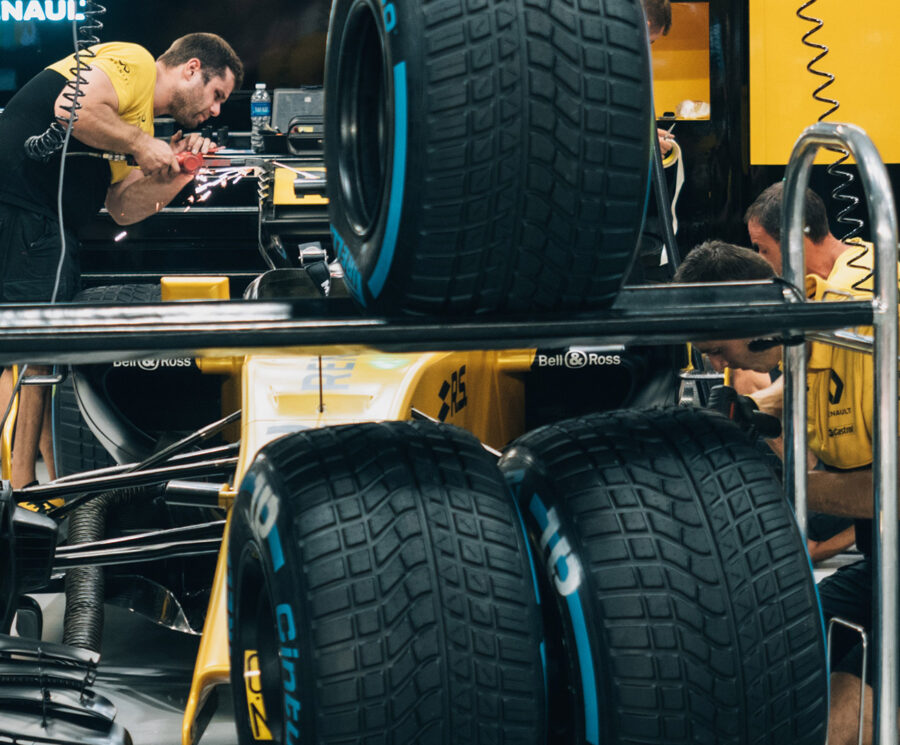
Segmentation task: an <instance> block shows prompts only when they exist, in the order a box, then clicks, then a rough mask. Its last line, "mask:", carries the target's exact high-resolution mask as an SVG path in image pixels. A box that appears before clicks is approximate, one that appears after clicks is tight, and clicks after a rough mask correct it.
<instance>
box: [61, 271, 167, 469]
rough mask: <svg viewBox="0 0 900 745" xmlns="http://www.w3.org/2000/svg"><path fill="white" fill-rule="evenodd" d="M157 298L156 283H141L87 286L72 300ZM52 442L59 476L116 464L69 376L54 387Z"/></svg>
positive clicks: (142, 300) (153, 300)
mask: <svg viewBox="0 0 900 745" xmlns="http://www.w3.org/2000/svg"><path fill="white" fill-rule="evenodd" d="M159 300H160V288H159V285H158V284H142V285H110V286H105V287H89V288H88V289H86V290H82V291H81V292H80V293H78V295H76V296H75V298H74V300H73V302H76V303H114V304H116V305H127V304H130V303H158V302H159ZM74 374H75V373H73V375H74ZM53 442H54V450H55V458H56V470H57V473H58V475H59V476H68V475H70V474H73V473H81V472H83V471H92V470H94V469H96V468H106V467H107V466H112V465H115V463H116V461H115V459H114V458H113V457H112V456H111V455H110V454H109V452H108V451H107V450H106V448H104V447H103V445H102V444H101V443H100V441H99V440H98V439H97V438H96V437H95V436H94V433H93V432H92V431H91V429H90V427H89V426H88V424H87V422H86V421H85V420H84V416H83V415H82V413H81V410H80V408H79V406H78V397H77V395H76V393H75V384H74V381H73V380H72V375H70V376H69V377H68V378H66V380H64V381H63V382H62V383H60V384H59V385H58V386H56V390H55V393H54V396H53Z"/></svg>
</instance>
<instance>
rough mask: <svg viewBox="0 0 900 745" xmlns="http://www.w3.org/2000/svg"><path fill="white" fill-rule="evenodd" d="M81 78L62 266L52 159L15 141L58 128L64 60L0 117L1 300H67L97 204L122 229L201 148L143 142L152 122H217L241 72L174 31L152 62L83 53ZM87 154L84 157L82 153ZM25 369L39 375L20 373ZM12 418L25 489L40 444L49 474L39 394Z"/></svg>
mask: <svg viewBox="0 0 900 745" xmlns="http://www.w3.org/2000/svg"><path fill="white" fill-rule="evenodd" d="M91 50H92V51H93V53H94V56H93V57H90V58H88V59H85V55H84V53H82V55H81V57H82V60H84V61H86V62H87V63H88V64H89V65H90V68H89V69H88V70H86V71H83V72H82V73H81V76H82V78H83V81H84V82H82V84H81V90H82V92H83V96H81V97H80V99H79V103H80V109H79V111H78V118H77V121H76V122H75V124H74V127H73V130H72V139H71V142H70V144H69V155H70V157H67V158H66V164H65V183H64V188H63V195H62V201H63V209H62V211H63V220H64V223H65V224H64V229H65V235H66V255H65V257H64V260H63V262H62V271H61V274H60V279H59V283H58V286H56V276H57V268H58V265H59V264H60V253H61V249H60V225H59V218H58V215H57V191H58V188H59V172H60V160H61V159H60V153H59V152H56V153H55V154H54V155H53V156H52V157H50V159H49V160H48V161H47V162H42V161H39V160H34V159H32V158H29V157H28V156H27V155H26V152H25V141H26V140H27V139H28V138H30V137H32V136H34V135H40V134H41V133H43V132H44V131H45V130H46V129H47V127H48V126H49V125H50V123H51V122H50V117H51V116H52V114H53V113H55V115H56V117H58V118H59V119H60V120H61V123H63V124H65V123H66V121H67V116H68V115H67V112H66V110H65V107H66V106H67V105H69V103H68V101H67V99H66V98H65V96H66V95H67V94H68V95H71V86H70V85H68V84H67V81H68V80H70V79H71V78H72V77H73V73H72V72H71V70H72V69H73V68H74V67H75V61H74V56H70V57H68V58H66V59H64V60H61V61H59V62H56V63H54V64H52V65H50V66H49V67H47V68H46V69H45V70H43V71H42V72H40V73H38V74H37V75H36V76H35V77H33V78H32V79H31V80H30V81H28V83H26V84H25V86H24V87H22V88H21V89H20V90H19V91H18V92H17V93H16V94H15V95H14V96H13V97H12V99H11V100H10V101H9V103H8V104H7V106H6V108H5V109H4V110H3V112H2V114H0V302H2V303H21V302H27V303H36V302H48V301H51V300H59V301H65V300H70V299H71V298H72V297H73V296H74V295H75V293H76V292H77V290H78V285H79V269H78V236H79V233H80V232H81V230H82V228H83V227H84V226H85V225H86V224H87V223H88V222H89V221H90V220H91V219H92V218H93V217H94V216H95V215H96V214H97V212H98V211H99V210H100V208H101V207H103V206H104V205H105V206H106V208H107V209H108V210H109V213H110V215H111V217H112V218H113V220H115V221H116V223H118V224H120V225H130V224H132V223H136V222H138V221H140V220H143V219H144V218H146V217H149V216H150V215H153V214H155V213H156V212H158V211H159V210H161V209H162V208H163V207H164V206H165V205H167V204H168V203H169V202H170V201H171V200H172V199H173V198H174V197H175V196H176V195H177V194H178V193H179V192H180V191H181V190H182V188H183V187H184V186H186V185H187V184H188V183H189V182H190V181H191V180H192V179H193V178H194V175H195V174H194V173H187V172H184V171H182V170H181V168H180V167H179V164H178V161H177V159H176V157H175V156H176V154H178V153H180V152H183V151H188V150H190V151H192V152H195V153H196V152H208V150H209V148H210V142H209V140H207V139H204V138H202V137H201V136H200V135H198V134H191V135H190V136H188V137H183V136H182V133H181V131H179V132H178V133H176V134H175V135H174V136H173V137H172V138H171V140H170V141H168V142H165V141H163V140H158V139H156V138H155V137H154V136H153V132H154V130H153V118H154V117H155V116H161V115H164V114H169V115H171V116H172V117H174V118H175V119H176V120H177V121H178V122H179V123H180V124H181V125H182V126H183V127H184V128H185V129H196V128H197V127H198V126H199V125H200V124H202V123H203V122H204V121H206V120H207V119H208V118H210V117H214V116H218V114H219V111H220V109H221V106H222V104H223V103H224V102H225V100H226V99H227V98H228V96H229V95H231V92H232V91H233V90H234V89H235V88H237V87H239V86H240V84H241V80H242V77H243V65H242V64H241V61H240V59H239V58H238V56H237V55H236V54H235V52H234V50H233V49H232V48H231V47H230V46H229V45H228V43H227V42H225V40H224V39H222V38H221V37H219V36H216V35H215V34H205V33H195V34H188V35H187V36H182V37H181V38H179V39H177V40H176V41H175V42H174V43H173V44H172V46H171V47H169V49H168V50H167V51H166V52H165V53H164V54H163V55H162V56H160V57H159V59H157V60H154V59H153V57H152V56H151V54H150V53H149V52H148V51H147V50H146V49H144V48H143V47H140V46H138V45H137V44H130V43H123V42H111V43H108V44H99V45H97V46H94V47H91ZM104 152H106V153H122V154H126V155H129V156H131V157H132V158H133V160H134V162H135V163H136V164H137V166H136V167H132V166H130V165H127V164H126V163H124V162H110V161H108V160H104V159H102V158H101V157H94V156H97V155H99V154H101V153H104ZM91 154H93V155H91ZM29 370H30V371H31V372H32V373H34V374H41V373H46V371H47V370H46V368H38V367H30V368H29ZM11 390H12V376H11V371H10V370H5V371H4V372H3V375H2V378H0V407H2V408H0V414H2V411H3V410H5V408H6V404H7V402H8V401H9V397H10V393H11ZM21 394H22V395H21V397H20V406H19V415H18V418H17V422H16V435H15V441H14V457H13V472H12V485H13V487H14V488H21V487H23V486H26V485H29V484H32V483H34V482H35V461H36V459H37V452H38V446H39V444H40V451H41V453H42V454H43V456H44V459H45V462H46V464H47V466H48V470H49V471H50V475H51V478H53V476H54V468H53V455H52V447H51V434H50V426H49V418H50V407H49V404H48V401H49V391H48V390H47V389H46V388H45V387H34V386H23V387H22V389H21Z"/></svg>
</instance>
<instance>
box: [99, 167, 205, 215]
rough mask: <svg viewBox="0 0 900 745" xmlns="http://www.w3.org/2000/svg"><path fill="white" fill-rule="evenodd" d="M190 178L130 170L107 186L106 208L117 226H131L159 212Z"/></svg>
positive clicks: (190, 174) (185, 174)
mask: <svg viewBox="0 0 900 745" xmlns="http://www.w3.org/2000/svg"><path fill="white" fill-rule="evenodd" d="M193 178H194V174H192V173H176V174H174V175H171V176H169V175H166V174H157V175H155V176H145V175H144V174H143V172H142V171H139V170H135V171H132V172H131V173H130V174H128V176H126V177H125V178H124V179H122V180H121V181H120V182H119V183H117V184H113V185H112V186H111V187H110V188H109V191H108V192H107V193H106V209H107V210H109V214H110V216H111V217H112V219H113V220H115V221H116V222H117V223H118V224H119V225H132V224H134V223H136V222H140V221H141V220H143V219H144V218H146V217H150V215H153V214H156V213H157V212H159V211H160V210H161V209H162V208H163V207H165V206H166V205H167V204H168V203H169V202H171V201H172V200H173V199H174V198H175V197H176V196H177V195H178V192H180V191H181V190H182V189H183V188H184V187H185V185H186V184H188V183H190V181H191V180H192V179H193Z"/></svg>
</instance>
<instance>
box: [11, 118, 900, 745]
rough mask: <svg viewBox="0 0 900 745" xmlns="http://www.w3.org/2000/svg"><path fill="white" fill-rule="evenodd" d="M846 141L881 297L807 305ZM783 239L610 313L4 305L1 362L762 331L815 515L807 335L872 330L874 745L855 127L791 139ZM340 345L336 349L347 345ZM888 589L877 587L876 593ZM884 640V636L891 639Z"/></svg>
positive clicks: (884, 604) (887, 540) (889, 344)
mask: <svg viewBox="0 0 900 745" xmlns="http://www.w3.org/2000/svg"><path fill="white" fill-rule="evenodd" d="M824 144H843V145H844V146H846V147H848V148H849V149H850V150H851V152H852V154H853V156H854V157H855V158H856V160H857V163H858V164H859V170H860V175H861V178H862V182H863V184H864V186H865V190H866V194H867V199H868V207H869V215H870V220H871V223H872V225H873V226H874V227H873V235H874V238H875V246H876V252H877V257H876V272H875V288H876V291H875V294H874V296H873V298H872V300H848V301H845V302H841V303H832V302H819V303H817V302H809V301H807V300H806V298H805V296H804V294H803V293H802V292H801V291H800V290H798V289H797V287H802V286H803V242H802V237H803V232H802V224H801V217H800V216H801V214H802V204H803V192H804V190H805V187H806V185H807V184H808V182H809V172H810V169H811V165H812V161H813V159H814V157H815V153H816V151H817V150H818V148H819V146H821V145H824ZM786 194H787V197H788V203H787V204H788V209H786V210H785V222H784V225H785V229H784V230H783V233H784V235H786V236H787V242H786V246H787V250H786V251H785V252H783V253H784V258H785V270H784V277H785V278H786V281H782V280H771V281H764V282H730V283H718V284H704V285H681V286H675V285H665V286H640V287H627V288H625V289H623V291H622V292H621V293H620V295H619V297H618V299H617V300H616V303H615V304H614V305H613V307H612V308H611V309H609V310H606V311H596V312H580V313H566V314H543V315H539V316H528V315H521V316H492V317H489V318H484V317H475V318H470V319H460V320H447V319H439V320H434V319H428V318H405V317H404V318H387V317H377V316H368V317H366V316H362V315H360V313H359V312H358V311H357V309H356V308H355V306H353V305H352V304H351V303H350V302H349V301H342V300H338V299H333V300H303V301H293V302H264V301H243V300H238V301H230V302H212V301H198V302H191V303H178V304H173V305H171V306H169V305H166V304H163V305H158V304H157V305H130V306H101V305H77V306H76V305H71V304H59V305H56V306H47V305H43V306H41V305H31V306H28V305H17V306H13V305H0V365H9V364H13V363H15V362H17V361H21V360H25V359H27V360H29V361H31V362H32V363H34V364H37V363H47V364H54V363H79V364H85V363H94V362H112V361H115V360H122V359H138V358H153V357H156V358H165V357H170V356H174V355H196V356H202V355H223V354H224V355H240V354H244V353H246V352H248V351H249V350H262V349H269V350H272V349H278V348H281V349H283V348H284V347H295V348H303V351H304V353H305V354H310V353H312V354H317V353H321V354H329V353H330V354H346V353H348V352H349V351H352V348H353V347H366V348H369V349H371V348H375V349H379V350H382V351H385V352H395V351H403V352H413V351H426V350H432V351H435V350H452V349H516V348H533V347H540V346H551V345H557V346H562V345H571V346H578V345H582V344H594V345H595V344H597V343H598V342H600V341H602V343H608V344H616V343H618V344H638V343H639V344H645V345H646V344H672V343H682V342H686V341H689V340H709V339H723V338H748V337H752V336H766V337H770V338H773V339H774V341H775V342H776V343H785V344H788V345H789V346H788V352H787V354H786V359H785V362H786V373H785V376H786V381H787V383H786V386H785V410H786V411H788V412H790V416H787V417H785V419H786V422H785V439H786V443H787V448H786V459H785V469H786V474H787V475H788V476H790V478H787V479H786V480H785V483H786V484H787V488H788V495H789V496H793V497H794V499H795V503H796V505H797V513H798V521H799V522H800V523H801V527H802V528H804V529H805V520H806V470H805V466H804V463H805V459H804V458H803V457H797V456H796V454H797V453H805V450H806V428H805V426H797V424H798V423H800V422H805V420H806V397H805V396H802V395H801V396H797V395H795V391H803V390H805V371H806V348H805V344H803V343H802V342H804V341H805V339H806V338H807V334H811V333H816V337H817V338H827V339H828V340H829V341H830V342H831V343H835V344H841V345H843V346H849V347H850V348H855V349H858V348H860V346H868V345H867V344H862V345H861V344H860V342H859V341H858V340H856V341H842V340H841V339H840V337H839V336H837V335H834V334H828V335H827V336H824V335H822V334H821V333H819V332H823V331H830V330H834V329H842V328H847V327H851V326H861V325H872V326H873V327H874V330H875V336H874V340H873V347H874V355H875V386H874V395H875V399H876V401H878V402H879V403H878V407H877V408H876V410H875V411H876V428H875V438H874V456H875V463H876V464H877V466H876V467H875V470H874V484H875V512H876V521H877V523H878V525H879V530H878V533H877V535H876V539H875V557H876V574H877V588H878V590H874V591H873V592H874V594H875V597H874V602H875V603H876V606H875V607H876V611H877V612H876V614H875V618H876V621H875V631H876V633H877V634H878V639H879V641H880V643H881V657H880V659H879V660H876V666H875V675H876V677H875V681H876V695H875V701H874V704H875V721H876V726H875V733H874V734H875V740H874V742H875V743H876V745H886V744H887V743H889V742H893V738H894V737H895V734H896V730H895V728H896V720H895V719H894V715H892V712H896V710H897V701H898V696H897V690H898V670H897V663H898V654H897V649H896V646H895V645H894V644H893V643H892V642H893V640H894V639H895V638H896V631H897V604H898V593H897V576H898V567H897V560H898V550H897V536H898V525H897V516H898V508H897V465H896V453H897V406H896V403H893V404H892V405H885V404H884V402H885V401H888V402H896V401H897V349H898V347H897V333H898V332H897V308H898V303H897V277H896V275H895V274H894V273H893V271H890V270H889V271H879V267H885V266H887V267H893V266H896V262H897V217H896V211H895V207H894V201H893V194H892V191H891V187H890V183H889V180H888V177H887V171H886V169H885V167H884V164H883V163H882V161H881V159H880V156H879V155H878V153H877V151H876V149H875V147H874V145H873V144H872V143H871V141H870V140H869V139H868V137H867V136H866V135H865V133H864V132H863V131H862V130H860V129H859V128H857V127H853V126H850V125H834V124H824V123H820V124H816V125H814V126H812V127H810V128H808V129H807V130H806V131H805V132H804V133H803V134H802V135H801V137H800V139H799V140H798V142H797V145H796V146H795V150H794V153H793V155H792V158H791V162H790V164H789V166H788V170H787V183H786ZM337 347H340V348H339V349H338V348H337ZM879 590H880V592H879ZM886 642H889V643H886Z"/></svg>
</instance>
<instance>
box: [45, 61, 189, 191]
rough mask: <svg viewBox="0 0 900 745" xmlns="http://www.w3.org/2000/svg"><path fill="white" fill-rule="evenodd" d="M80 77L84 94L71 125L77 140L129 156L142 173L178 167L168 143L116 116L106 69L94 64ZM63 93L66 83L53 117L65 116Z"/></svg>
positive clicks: (115, 101) (115, 100)
mask: <svg viewBox="0 0 900 745" xmlns="http://www.w3.org/2000/svg"><path fill="white" fill-rule="evenodd" d="M82 76H83V77H84V79H85V81H86V82H84V83H82V85H81V90H82V92H83V94H84V95H83V96H81V97H80V98H79V103H80V105H81V108H80V109H79V110H78V117H77V119H76V121H75V124H74V125H73V128H72V134H73V135H74V136H75V137H76V138H77V139H78V140H79V141H80V142H83V143H84V144H85V145H90V146H91V147H95V148H97V149H98V150H104V151H107V152H112V153H125V154H127V155H131V156H133V157H134V159H135V161H137V164H138V166H139V167H140V168H141V170H142V171H144V173H145V174H154V173H159V172H162V171H170V170H171V171H173V172H177V171H178V170H179V169H178V163H177V161H176V160H175V154H174V153H173V152H172V148H171V147H170V146H169V145H168V144H167V143H165V142H163V141H162V140H157V139H156V138H154V137H151V136H150V135H149V134H147V133H146V132H144V131H142V130H141V129H140V128H139V127H135V126H134V125H132V124H128V123H127V122H125V121H123V120H122V119H121V118H120V117H119V98H118V96H117V95H116V90H115V88H114V87H113V84H112V83H111V82H110V80H109V78H108V77H107V75H106V73H105V72H103V71H102V70H100V69H99V68H96V67H95V68H92V69H90V70H87V71H85V72H83V73H82ZM66 93H71V89H70V87H69V86H66V87H65V88H64V89H63V91H62V93H61V94H60V95H59V96H58V97H57V99H56V116H57V117H59V118H60V119H65V118H66V117H67V116H68V114H67V112H66V111H65V109H64V107H65V106H69V105H70V102H69V101H68V99H66V98H65V97H64V96H65V94H66Z"/></svg>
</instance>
